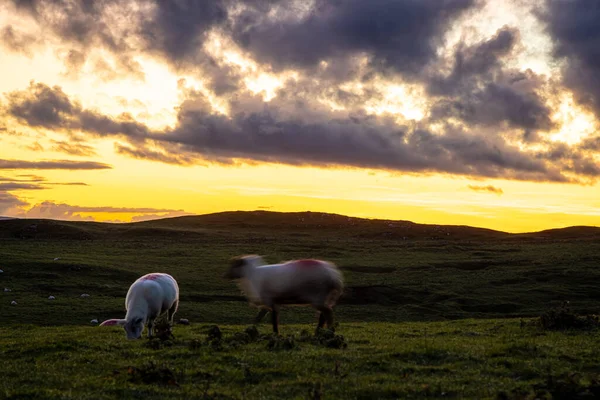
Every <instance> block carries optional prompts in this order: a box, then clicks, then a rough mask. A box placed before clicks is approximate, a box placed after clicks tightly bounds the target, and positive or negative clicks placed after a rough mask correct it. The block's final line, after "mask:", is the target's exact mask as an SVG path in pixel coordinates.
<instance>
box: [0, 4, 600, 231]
mask: <svg viewBox="0 0 600 400" xmlns="http://www.w3.org/2000/svg"><path fill="white" fill-rule="evenodd" d="M0 7H1V9H0V11H1V12H0V51H1V52H2V59H3V63H2V65H1V66H0V72H1V73H2V74H1V76H2V77H1V78H0V92H1V93H2V96H1V98H0V159H1V160H2V161H0V168H2V170H3V171H7V173H6V174H3V175H6V176H5V178H7V179H15V178H16V175H18V174H23V173H27V171H30V172H31V171H36V173H38V172H40V171H41V173H43V174H44V178H45V179H47V181H48V182H80V183H85V184H86V186H83V185H79V187H77V185H64V184H63V185H59V184H56V185H46V186H44V187H45V188H46V189H45V190H37V189H34V187H36V184H35V183H33V182H12V181H11V182H9V181H5V185H4V186H3V187H0V211H1V212H3V213H7V212H8V213H12V215H17V214H19V215H27V211H28V210H29V211H30V216H33V215H40V214H39V212H40V211H39V207H38V206H36V204H55V205H56V204H58V205H60V207H58V208H56V207H55V208H51V207H45V208H44V210H48V209H52V210H58V211H56V212H57V214H50V215H57V217H59V218H65V219H77V218H86V219H88V218H89V217H94V218H98V219H104V220H115V218H114V217H113V216H112V215H113V214H115V213H116V212H113V211H106V210H108V209H123V208H126V209H128V210H134V209H135V210H138V211H139V210H142V209H144V210H145V209H148V210H150V209H152V210H155V211H151V212H148V213H145V212H138V213H137V214H136V213H135V212H128V213H121V214H122V216H123V215H125V217H124V218H126V219H127V220H130V219H132V218H140V217H142V216H143V215H147V216H148V215H154V214H156V215H158V216H160V215H166V214H169V213H172V212H182V211H181V210H185V212H188V213H203V212H210V211H223V210H228V209H249V208H250V209H251V208H257V207H260V206H263V205H264V204H269V206H270V207H273V208H272V209H273V210H275V211H277V210H287V211H292V210H305V209H310V210H316V209H318V210H320V211H330V212H340V211H343V212H344V213H347V214H350V215H358V214H360V215H361V216H378V217H381V216H386V217H388V218H399V219H412V220H415V222H420V221H421V222H423V221H431V220H432V219H436V218H437V219H439V221H438V222H439V223H444V221H453V222H456V221H458V222H461V221H462V222H463V223H464V224H475V225H477V224H479V225H482V226H494V227H496V228H499V229H505V230H518V229H530V227H539V228H542V227H553V226H547V224H548V223H549V222H548V219H544V218H543V217H540V213H539V212H537V211H536V210H546V211H547V212H552V213H555V212H556V213H560V212H561V210H563V211H564V213H565V215H566V217H564V218H563V217H561V218H560V219H558V220H557V221H560V222H559V223H560V224H566V223H568V221H569V218H571V221H578V222H579V221H581V220H582V218H585V217H586V216H589V218H590V223H597V221H596V220H595V219H594V218H596V216H595V215H596V214H595V213H594V212H593V209H594V208H593V207H594V206H593V204H595V203H594V200H593V199H595V198H597V197H598V195H599V194H600V193H598V189H597V186H596V182H597V178H598V176H600V166H599V165H598V161H599V160H598V151H600V137H599V136H598V131H599V129H598V127H599V122H598V121H599V120H600V84H599V83H598V79H597V76H600V74H599V72H600V64H599V63H598V59H599V58H598V53H597V52H598V48H600V46H599V43H600V28H598V24H596V23H595V22H594V21H596V20H597V18H596V17H600V15H596V14H598V12H600V11H598V10H596V9H595V8H593V7H592V8H590V7H587V6H586V2H585V0H571V1H563V0H547V1H534V0H511V1H501V0H449V1H444V2H440V1H437V0H421V1H413V0H373V1H368V2H365V1H362V0H348V1H344V2H330V1H322V0H316V1H313V2H303V1H297V0H281V1H276V2H237V1H233V0H207V1H202V2H196V1H191V0H184V1H180V2H158V1H155V0H137V1H130V2H118V1H116V0H108V1H105V2H94V3H89V2H83V1H77V0H58V1H53V2H42V1H32V2H21V1H16V0H14V1H8V2H5V3H3V4H2V5H1V6H0ZM40 66H43V68H40ZM15 132H19V134H18V135H17V134H15ZM371 172H372V173H373V174H370V173H371ZM277 174H285V179H283V180H281V179H280V178H278V177H276V175H277ZM242 176H243V177H244V178H243V179H241V178H240V177H242ZM332 182H335V185H332ZM432 185H433V186H435V195H432V189H431V186H432ZM523 185H525V186H523ZM37 186H39V185H37ZM565 186H568V187H569V189H565ZM235 187H246V188H248V189H245V190H241V191H236V190H234V189H233V188H235ZM334 187H335V190H334V189H333V188H334ZM374 187H387V188H390V189H392V190H393V191H394V195H390V193H389V192H383V193H382V192H381V191H379V190H376V189H373V188H374ZM500 187H502V189H500ZM517 187H518V188H522V187H527V188H528V190H526V191H524V190H522V189H519V190H514V189H515V188H517ZM398 191H400V192H398ZM526 192H527V193H546V196H531V195H530V194H525V193H526ZM99 193H102V196H103V201H106V203H99V200H98V198H99V197H98V194H99ZM385 193H387V194H385ZM494 193H496V194H502V195H501V196H490V195H489V194H494ZM569 193H577V198H576V199H574V198H572V197H570V196H569V195H568V194H569ZM468 196H471V198H469V197H468ZM265 197H269V199H268V202H266V200H265ZM573 201H576V202H577V207H573V205H572V202H573ZM478 202H479V203H478ZM61 207H62V208H61ZM107 207H108V208H107ZM111 207H112V208H111ZM365 207H367V209H365ZM378 207H379V208H378ZM482 207H483V208H485V211H482V209H481V208H482ZM81 209H86V210H88V211H87V214H86V212H83V211H73V210H81ZM101 209H102V210H103V211H89V210H101ZM156 210H164V212H163V211H161V212H158V211H156ZM453 210H454V211H453ZM501 210H508V211H506V212H505V211H501ZM507 212H508V213H509V214H510V213H512V215H519V218H520V221H519V222H517V221H516V220H512V219H510V218H507V214H506V213H507ZM382 213H383V214H385V215H382ZM522 215H528V216H529V217H530V218H531V221H530V222H528V223H527V225H526V226H527V228H525V227H524V226H525V225H523V223H522V222H521V221H522V220H523V217H522Z"/></svg>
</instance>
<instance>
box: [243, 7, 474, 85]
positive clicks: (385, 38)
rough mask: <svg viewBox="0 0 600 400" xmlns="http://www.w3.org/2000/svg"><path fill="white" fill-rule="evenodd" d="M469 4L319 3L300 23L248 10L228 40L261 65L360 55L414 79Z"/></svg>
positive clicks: (307, 63)
mask: <svg viewBox="0 0 600 400" xmlns="http://www.w3.org/2000/svg"><path fill="white" fill-rule="evenodd" d="M474 4H475V1H473V0H444V1H439V0H401V1H397V0H370V1H363V0H345V1H335V2H334V1H322V0H318V1H317V2H316V5H315V6H314V8H313V9H311V10H310V11H309V13H308V15H307V16H306V17H305V18H302V19H300V20H298V19H297V18H295V17H296V16H295V15H289V16H287V17H286V18H283V19H274V18H270V17H269V16H268V14H266V13H264V12H260V11H257V10H256V9H252V10H247V11H246V12H245V13H243V14H242V16H241V17H240V18H239V20H237V21H236V22H235V23H234V25H233V37H234V39H235V40H236V41H237V42H238V44H240V45H241V46H242V47H243V48H245V49H246V50H248V51H250V52H251V53H252V54H253V56H254V57H255V58H256V59H257V60H259V61H261V62H264V63H268V64H270V65H272V66H274V67H278V68H288V67H290V68H307V67H313V66H315V65H317V64H318V63H319V62H320V61H323V60H325V61H327V60H329V59H335V58H337V57H344V56H351V55H357V54H360V53H365V54H367V55H368V56H370V57H371V61H372V65H373V66H375V67H376V68H378V69H387V68H389V69H392V70H394V71H398V72H405V73H412V74H415V73H417V72H418V71H419V69H420V68H421V67H423V66H424V65H425V64H427V62H428V61H430V60H431V59H433V58H434V57H435V49H436V41H438V40H439V39H440V36H441V34H442V33H443V32H444V31H445V29H446V27H447V26H448V24H449V23H450V22H451V21H452V20H453V19H454V18H455V17H457V16H458V15H460V13H461V12H464V11H465V10H467V9H469V8H470V7H473V6H474Z"/></svg>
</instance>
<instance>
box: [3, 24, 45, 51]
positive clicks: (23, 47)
mask: <svg viewBox="0 0 600 400" xmlns="http://www.w3.org/2000/svg"><path fill="white" fill-rule="evenodd" d="M0 42H1V43H3V44H4V46H5V47H7V48H8V49H9V50H11V51H14V52H18V53H23V54H26V55H31V48H32V46H33V45H35V44H37V43H38V40H37V39H36V38H35V37H34V36H32V35H29V34H27V33H24V32H19V31H17V30H15V28H13V27H12V26H11V25H8V26H6V27H4V29H2V31H1V32H0Z"/></svg>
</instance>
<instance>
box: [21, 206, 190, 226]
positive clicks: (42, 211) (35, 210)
mask: <svg viewBox="0 0 600 400" xmlns="http://www.w3.org/2000/svg"><path fill="white" fill-rule="evenodd" d="M82 213H86V214H87V213H128V214H148V215H152V214H165V215H170V216H178V215H185V214H186V213H185V212H184V211H183V210H173V209H160V208H146V207H86V206H77V205H70V204H64V203H55V202H52V201H45V202H42V203H39V204H36V205H34V206H33V207H31V208H30V209H29V210H26V211H22V212H21V213H20V214H17V216H18V217H26V218H51V219H67V220H90V221H91V220H93V217H89V216H88V217H83V216H81V214H82Z"/></svg>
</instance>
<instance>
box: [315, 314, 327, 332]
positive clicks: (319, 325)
mask: <svg viewBox="0 0 600 400" xmlns="http://www.w3.org/2000/svg"><path fill="white" fill-rule="evenodd" d="M325 322H326V321H325V313H324V312H323V311H319V324H318V325H317V330H319V329H320V328H322V327H323V325H325Z"/></svg>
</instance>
